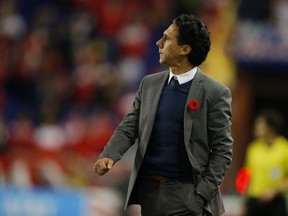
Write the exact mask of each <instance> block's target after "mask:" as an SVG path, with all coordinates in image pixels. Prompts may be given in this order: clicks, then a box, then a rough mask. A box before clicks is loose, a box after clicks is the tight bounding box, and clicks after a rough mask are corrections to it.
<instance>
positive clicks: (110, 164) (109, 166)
mask: <svg viewBox="0 0 288 216" xmlns="http://www.w3.org/2000/svg"><path fill="white" fill-rule="evenodd" d="M112 166H113V160H108V164H107V168H108V169H111V168H112Z"/></svg>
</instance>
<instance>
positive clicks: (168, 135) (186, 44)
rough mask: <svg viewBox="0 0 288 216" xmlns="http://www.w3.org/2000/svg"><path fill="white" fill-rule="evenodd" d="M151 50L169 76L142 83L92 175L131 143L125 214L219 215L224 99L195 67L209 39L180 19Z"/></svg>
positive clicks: (187, 18)
mask: <svg viewBox="0 0 288 216" xmlns="http://www.w3.org/2000/svg"><path fill="white" fill-rule="evenodd" d="M156 45H157V46H158V47H159V53H160V60H159V62H160V63H161V64H163V65H166V66H168V67H169V70H167V71H163V72H160V73H155V74H152V75H148V76H146V77H145V78H144V79H143V80H142V82H141V84H140V87H139V89H138V91H137V94H136V97H135V100H134V103H133V107H132V110H131V112H130V113H128V114H127V115H126V116H125V117H124V119H123V120H122V122H121V123H120V125H119V126H118V128H117V129H116V131H115V132H114V134H113V135H112V137H111V139H110V141H109V142H108V144H107V146H106V147H105V149H104V151H103V152H102V153H101V155H100V157H99V159H98V161H97V162H96V163H95V165H94V169H95V172H96V173H98V174H99V175H104V174H105V173H106V172H108V171H109V170H110V169H111V168H112V166H113V164H115V163H116V162H117V161H118V160H120V159H121V158H122V156H123V154H124V153H125V152H126V151H127V150H128V149H129V148H130V147H131V146H132V145H133V144H134V142H135V140H136V139H138V148H137V151H136V156H135V162H134V166H133V170H132V173H131V177H130V182H129V186H128V193H127V200H126V206H127V205H129V204H140V206H141V213H142V215H143V216H160V215H165V216H170V215H177V216H186V215H187V216H188V215H189V216H200V215H221V214H222V213H223V212H224V206H223V202H222V200H221V196H220V191H219V186H220V184H221V182H222V181H223V178H224V176H225V174H226V172H227V170H228V168H229V166H230V163H231V159H232V143H233V140H232V137H231V92H230V90H229V89H228V88H227V87H225V86H223V85H221V84H220V83H218V82H216V81H214V80H213V79H211V78H209V77H208V76H206V75H205V74H204V73H203V72H202V71H201V70H200V69H199V68H198V67H197V66H199V65H200V64H201V63H202V62H203V61H204V60H205V59H206V56H207V54H208V52H209V50H210V34H209V32H208V31H207V28H206V26H205V25H203V23H202V22H201V21H200V20H199V19H198V18H196V17H194V16H193V15H186V14H182V15H181V16H178V17H176V18H175V19H174V20H173V23H172V24H171V25H170V26H169V28H168V29H167V30H165V31H164V34H163V37H162V38H161V39H160V40H159V41H157V43H156Z"/></svg>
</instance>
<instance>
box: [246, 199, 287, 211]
mask: <svg viewBox="0 0 288 216" xmlns="http://www.w3.org/2000/svg"><path fill="white" fill-rule="evenodd" d="M287 215H288V214H287V210H286V203H285V198H284V197H282V196H278V197H276V198H275V199H273V200H272V201H270V202H267V203H262V202H259V201H258V200H257V199H254V198H249V199H248V201H247V209H246V216H287Z"/></svg>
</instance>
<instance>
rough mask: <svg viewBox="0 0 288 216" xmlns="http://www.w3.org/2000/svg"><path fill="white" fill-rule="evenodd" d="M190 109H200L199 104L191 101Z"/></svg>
mask: <svg viewBox="0 0 288 216" xmlns="http://www.w3.org/2000/svg"><path fill="white" fill-rule="evenodd" d="M188 107H189V108H190V109H191V110H194V111H196V110H197V109H198V108H199V103H198V101H197V100H191V101H190V102H189V104H188Z"/></svg>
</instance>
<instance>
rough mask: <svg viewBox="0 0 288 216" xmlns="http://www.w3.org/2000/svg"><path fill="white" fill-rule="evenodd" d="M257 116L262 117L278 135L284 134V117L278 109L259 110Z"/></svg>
mask: <svg viewBox="0 0 288 216" xmlns="http://www.w3.org/2000/svg"><path fill="white" fill-rule="evenodd" d="M258 117H262V118H264V120H265V122H266V124H267V125H268V127H269V128H270V129H271V130H273V131H274V132H275V133H277V134H278V135H284V132H285V119H284V117H283V116H282V113H280V112H279V111H278V110H275V109H272V108H266V109H263V110H261V111H260V112H259V114H258Z"/></svg>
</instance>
